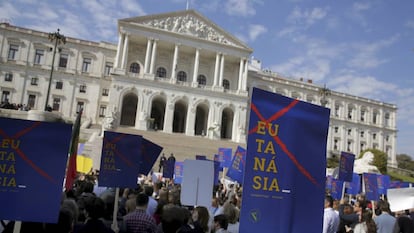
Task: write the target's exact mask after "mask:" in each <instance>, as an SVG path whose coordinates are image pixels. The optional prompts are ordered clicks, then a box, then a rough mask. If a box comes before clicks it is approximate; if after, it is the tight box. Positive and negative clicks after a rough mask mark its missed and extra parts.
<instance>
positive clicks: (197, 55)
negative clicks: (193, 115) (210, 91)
mask: <svg viewBox="0 0 414 233" xmlns="http://www.w3.org/2000/svg"><path fill="white" fill-rule="evenodd" d="M199 62H200V50H199V49H196V53H195V58H194V68H193V83H192V86H193V87H196V86H197V84H198V83H197V76H198V66H199ZM193 131H194V129H193Z"/></svg>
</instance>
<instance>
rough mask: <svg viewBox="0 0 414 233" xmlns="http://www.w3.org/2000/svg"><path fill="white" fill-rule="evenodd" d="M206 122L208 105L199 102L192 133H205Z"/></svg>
mask: <svg viewBox="0 0 414 233" xmlns="http://www.w3.org/2000/svg"><path fill="white" fill-rule="evenodd" d="M207 122H208V106H207V105H205V104H199V105H198V106H197V110H196V117H195V124H194V134H195V135H202V136H204V135H206V133H207Z"/></svg>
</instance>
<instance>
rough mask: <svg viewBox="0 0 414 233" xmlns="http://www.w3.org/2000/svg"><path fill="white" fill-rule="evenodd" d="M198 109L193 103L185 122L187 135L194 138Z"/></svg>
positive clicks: (190, 105)
mask: <svg viewBox="0 0 414 233" xmlns="http://www.w3.org/2000/svg"><path fill="white" fill-rule="evenodd" d="M195 115H196V107H195V106H193V103H189V107H188V109H187V119H186V121H185V135H187V136H194V124H195Z"/></svg>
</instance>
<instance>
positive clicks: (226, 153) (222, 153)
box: [218, 148, 232, 168]
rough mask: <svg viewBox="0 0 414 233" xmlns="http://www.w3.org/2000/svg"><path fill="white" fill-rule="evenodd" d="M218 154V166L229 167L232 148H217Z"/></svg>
mask: <svg viewBox="0 0 414 233" xmlns="http://www.w3.org/2000/svg"><path fill="white" fill-rule="evenodd" d="M218 154H219V157H220V167H221V168H224V167H230V165H231V155H232V149H231V148H219V150H218Z"/></svg>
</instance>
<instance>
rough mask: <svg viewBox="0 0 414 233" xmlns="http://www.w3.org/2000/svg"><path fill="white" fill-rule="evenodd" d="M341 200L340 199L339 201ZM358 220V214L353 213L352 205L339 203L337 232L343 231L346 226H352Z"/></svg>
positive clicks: (342, 232) (343, 232)
mask: <svg viewBox="0 0 414 233" xmlns="http://www.w3.org/2000/svg"><path fill="white" fill-rule="evenodd" d="M342 202H343V201H342V200H341V203H342ZM358 222H359V216H358V214H356V213H354V210H353V207H352V205H351V204H349V203H344V204H340V205H339V228H338V233H345V232H346V228H345V227H349V228H354V226H355V225H356V224H357V223H358Z"/></svg>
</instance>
